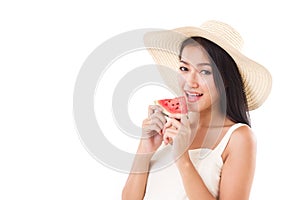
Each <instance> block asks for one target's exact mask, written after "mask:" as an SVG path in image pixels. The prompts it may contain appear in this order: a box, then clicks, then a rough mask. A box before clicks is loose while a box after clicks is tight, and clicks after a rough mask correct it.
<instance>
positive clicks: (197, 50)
mask: <svg viewBox="0 0 300 200" xmlns="http://www.w3.org/2000/svg"><path fill="white" fill-rule="evenodd" d="M180 61H181V62H183V63H184V64H189V65H193V66H194V67H197V68H198V67H203V66H212V64H211V59H210V58H209V55H208V53H207V51H206V50H205V49H204V48H203V47H202V46H200V45H188V46H186V47H184V49H183V50H182V55H181V58H180Z"/></svg>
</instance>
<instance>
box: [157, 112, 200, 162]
mask: <svg viewBox="0 0 300 200" xmlns="http://www.w3.org/2000/svg"><path fill="white" fill-rule="evenodd" d="M169 117H170V120H168V122H167V123H166V124H165V126H164V130H163V140H164V143H165V144H171V145H172V148H173V157H174V159H175V160H177V159H178V158H179V157H180V156H181V155H184V156H188V153H187V152H188V149H189V147H190V145H191V144H192V142H193V140H194V137H195V133H193V132H194V131H192V130H191V128H190V122H189V119H188V116H187V115H170V116H169ZM186 158H187V157H186Z"/></svg>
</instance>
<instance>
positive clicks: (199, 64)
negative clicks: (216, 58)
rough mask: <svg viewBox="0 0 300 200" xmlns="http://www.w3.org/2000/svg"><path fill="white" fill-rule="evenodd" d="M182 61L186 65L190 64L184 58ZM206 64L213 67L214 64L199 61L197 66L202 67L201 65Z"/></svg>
mask: <svg viewBox="0 0 300 200" xmlns="http://www.w3.org/2000/svg"><path fill="white" fill-rule="evenodd" d="M180 62H182V63H183V64H185V65H190V64H189V63H188V62H186V61H183V60H180ZM204 65H208V66H210V67H212V65H211V64H210V63H198V64H197V67H201V66H204Z"/></svg>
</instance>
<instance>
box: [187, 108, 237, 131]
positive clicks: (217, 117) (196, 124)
mask: <svg viewBox="0 0 300 200" xmlns="http://www.w3.org/2000/svg"><path fill="white" fill-rule="evenodd" d="M189 118H190V121H191V128H196V129H204V128H205V129H207V128H222V127H224V126H230V125H232V123H233V122H232V121H231V120H229V119H228V118H227V117H226V115H225V114H223V113H222V112H221V111H220V109H213V108H210V109H209V110H204V111H201V112H191V113H189Z"/></svg>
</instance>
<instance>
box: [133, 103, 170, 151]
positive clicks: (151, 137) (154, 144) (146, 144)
mask: <svg viewBox="0 0 300 200" xmlns="http://www.w3.org/2000/svg"><path fill="white" fill-rule="evenodd" d="M166 122H167V120H166V117H165V116H164V114H163V113H162V108H161V107H160V106H157V105H150V106H149V107H148V118H146V119H145V120H144V121H143V125H142V129H143V133H142V139H141V142H140V146H139V149H138V152H140V153H154V152H155V151H156V150H157V149H158V147H159V146H160V145H161V143H162V140H163V136H162V130H163V128H164V125H165V124H166Z"/></svg>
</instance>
